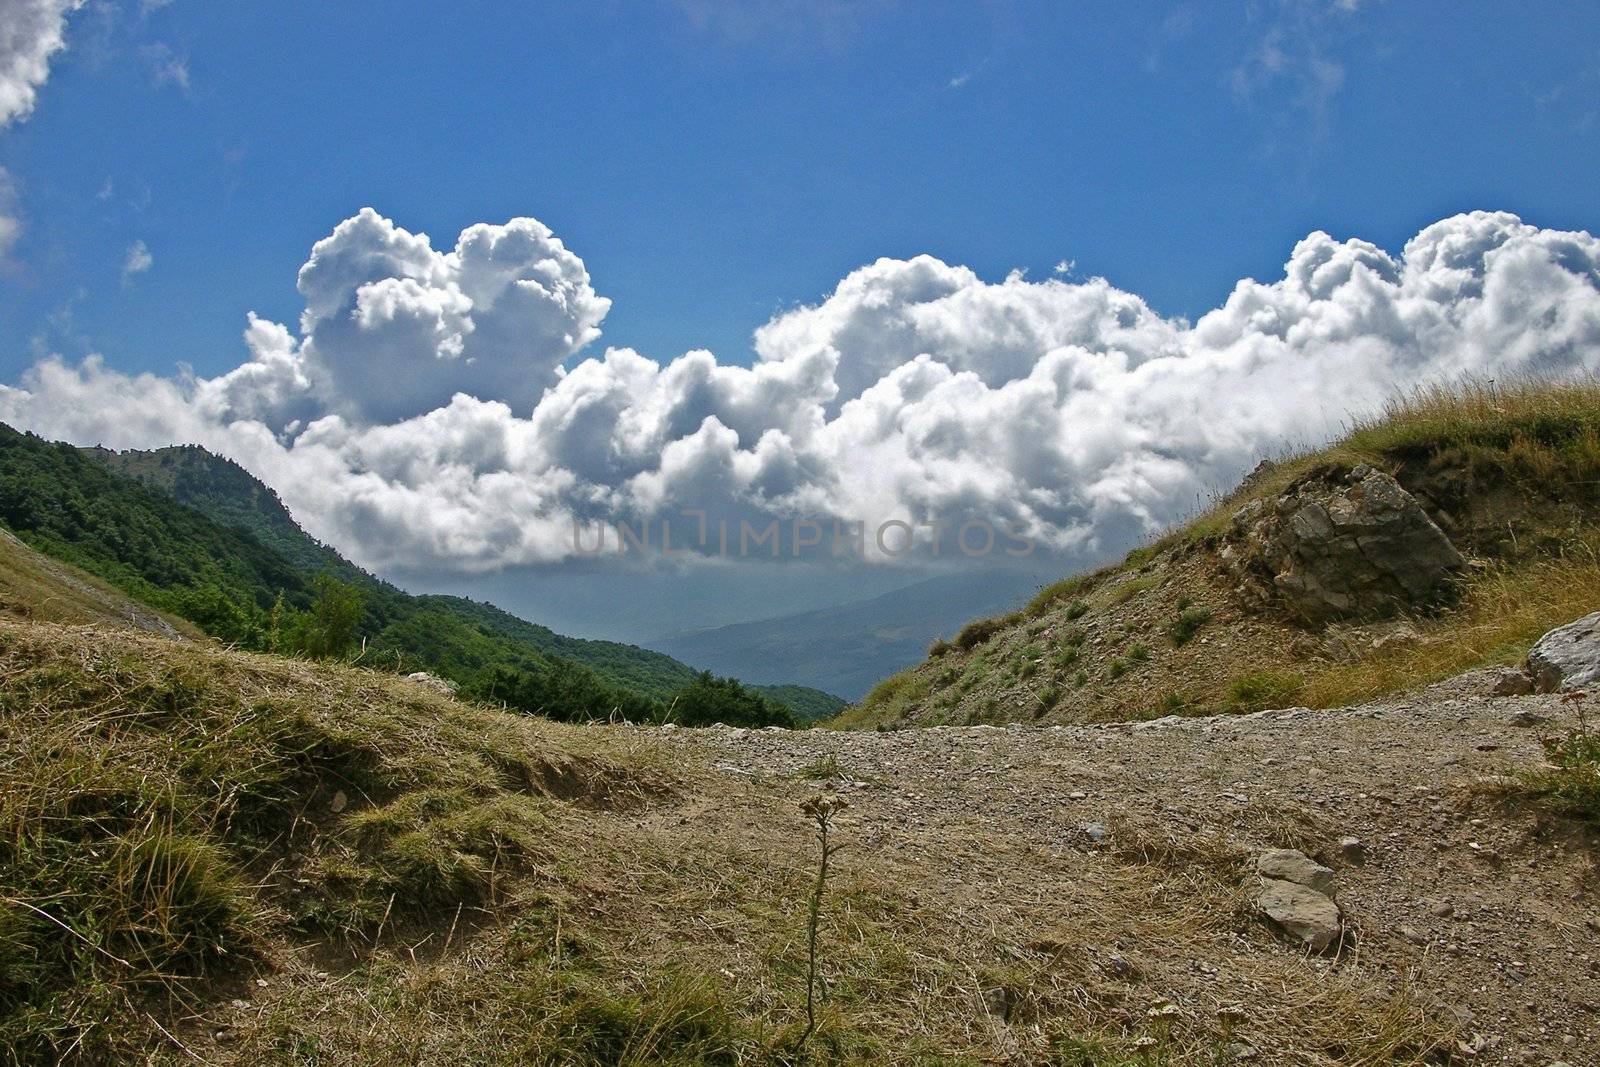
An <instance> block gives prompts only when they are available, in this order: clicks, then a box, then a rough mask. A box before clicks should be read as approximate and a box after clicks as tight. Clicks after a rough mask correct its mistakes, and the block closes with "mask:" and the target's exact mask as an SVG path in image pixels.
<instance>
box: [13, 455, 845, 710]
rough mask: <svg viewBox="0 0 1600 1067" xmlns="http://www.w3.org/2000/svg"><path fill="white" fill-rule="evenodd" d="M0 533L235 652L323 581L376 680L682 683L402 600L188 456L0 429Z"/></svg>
mask: <svg viewBox="0 0 1600 1067" xmlns="http://www.w3.org/2000/svg"><path fill="white" fill-rule="evenodd" d="M123 470H126V471H128V472H129V474H131V475H132V477H130V476H126V475H124V474H123V473H121V472H122V471H123ZM180 496H181V497H182V498H184V499H186V500H188V501H189V502H191V503H192V504H193V505H194V506H192V507H191V506H187V505H185V504H184V503H182V502H180V500H179V499H176V497H180ZM201 509H204V510H201ZM0 523H3V524H4V525H5V526H7V527H9V528H10V529H11V530H13V531H14V532H15V533H16V535H17V536H18V537H19V538H21V540H23V541H24V542H26V543H28V544H29V545H31V546H32V547H33V548H35V549H38V550H40V551H43V552H45V553H48V554H49V555H51V556H53V557H56V558H57V559H60V560H63V561H65V562H67V563H70V564H73V565H75V566H77V567H81V568H82V569H84V570H86V571H88V572H89V573H91V574H94V575H97V576H98V577H100V578H102V579H104V580H105V581H107V582H109V583H110V584H111V585H113V586H114V587H116V588H117V589H119V590H121V591H122V592H124V593H125V594H127V595H129V596H132V597H134V598H136V599H137V600H140V601H143V602H144V603H146V604H149V605H152V606H153V607H155V608H158V609H160V610H162V611H166V612H170V613H172V614H175V615H179V616H182V617H184V618H186V619H189V620H191V621H192V622H194V623H195V624H196V625H198V626H199V627H200V628H201V629H203V630H205V631H206V632H208V633H210V634H212V635H213V636H216V637H219V638H221V639H222V640H225V641H228V642H231V643H235V644H240V645H243V646H245V647H255V648H267V647H270V646H271V642H272V641H273V640H274V635H275V634H276V633H277V630H276V629H275V627H276V625H277V624H276V619H277V618H278V615H279V614H280V610H279V607H278V602H279V598H280V597H281V600H282V606H283V610H284V611H287V612H290V613H293V612H297V611H298V612H301V613H304V612H306V611H307V610H309V609H310V608H311V607H312V606H313V601H314V598H315V596H316V595H317V593H316V583H317V580H318V576H319V575H329V576H332V577H334V578H336V579H338V580H340V581H343V582H346V583H349V584H350V585H351V586H353V587H354V588H356V589H358V590H359V591H360V593H361V607H360V617H359V621H358V622H357V624H356V636H357V637H358V638H359V639H360V641H361V643H362V652H361V659H362V661H363V662H366V663H370V664H374V665H377V666H381V667H384V668H386V669H393V670H397V671H400V672H411V671H416V670H426V671H429V672H431V673H434V674H437V675H440V676H442V677H445V678H448V679H451V680H453V681H455V682H458V683H460V684H462V685H465V686H469V687H470V686H474V685H480V684H481V685H489V684H490V683H491V682H494V681H495V680H496V679H499V680H500V681H499V683H497V684H499V685H500V688H499V690H497V692H505V691H507V689H506V684H505V680H506V676H505V674H504V672H512V673H513V675H516V674H520V675H525V676H532V675H541V674H544V675H548V674H549V673H550V672H551V671H552V670H553V669H554V668H555V667H556V666H557V665H558V664H561V663H565V662H570V663H573V664H577V665H579V666H580V667H581V668H583V669H584V670H587V671H590V672H593V675H594V678H595V684H589V683H588V682H585V681H583V680H582V679H581V678H578V677H576V676H571V675H570V673H569V674H567V675H562V678H563V679H565V681H564V682H563V686H564V689H563V692H564V693H566V694H567V695H568V696H571V697H573V698H576V697H577V696H578V695H580V694H581V695H582V698H583V700H584V701H586V702H587V703H586V705H585V706H590V705H592V706H593V707H594V708H604V707H618V706H621V705H623V704H626V703H627V701H626V700H625V699H624V698H623V694H633V695H636V696H638V697H640V698H643V699H644V700H646V701H658V702H659V701H668V700H671V699H672V698H674V697H675V696H677V695H678V694H680V693H681V692H683V691H684V690H685V689H686V688H688V687H691V686H693V685H694V684H695V683H696V681H697V679H698V672H696V671H695V670H694V669H693V668H691V667H689V666H687V665H685V664H683V663H680V662H678V661H677V660H674V659H672V658H671V657H669V656H665V655H662V654H661V653H659V652H651V651H648V650H646V649H641V648H637V647H634V646H630V645H622V644H617V643H614V642H608V641H588V640H579V639H575V638H568V637H564V636H562V635H560V634H557V633H554V632H553V631H551V630H548V629H546V628H545V627H541V626H537V625H535V624H532V623H528V622H525V621H523V620H521V619H518V618H515V617H513V616H511V615H509V614H507V613H505V612H503V611H500V610H499V609H497V608H494V607H493V606H491V605H486V604H476V603H473V602H471V601H468V600H464V599H460V598H454V597H441V596H429V597H413V596H410V595H409V594H406V593H404V592H402V591H400V590H398V589H396V588H394V587H393V586H390V585H388V584H387V583H385V582H382V581H380V580H378V579H376V578H374V577H372V576H371V575H368V574H366V573H365V572H363V571H361V570H360V569H359V568H357V567H355V566H354V565H353V564H351V563H349V562H348V561H346V560H344V559H343V558H342V557H340V556H339V555H338V554H337V553H335V552H333V551H332V550H331V549H329V548H327V547H326V546H324V545H321V544H319V543H317V542H316V541H315V540H313V539H312V538H310V537H309V536H307V535H306V534H305V533H304V532H303V531H301V530H300V528H299V527H298V526H297V525H296V524H295V523H294V521H293V519H292V518H291V517H290V516H289V514H288V512H287V510H285V509H284V508H283V505H282V504H281V502H279V501H278V498H277V497H276V495H275V494H273V493H272V491H271V490H270V489H268V488H267V487H266V486H264V485H262V484H261V483H260V482H259V481H257V480H256V479H254V478H252V477H251V476H250V475H249V474H247V473H246V472H244V471H243V470H242V469H241V468H239V467H237V466H236V465H234V464H232V463H229V462H228V461H226V460H222V459H220V458H218V457H215V456H212V455H210V454H209V453H206V452H204V451H203V450H200V449H195V448H181V449H167V450H163V451H162V452H161V453H136V454H122V455H118V454H116V453H108V452H105V451H103V450H98V449H96V450H89V451H83V450H79V449H75V448H72V447H71V446H68V445H61V444H51V443H49V442H46V441H43V440H41V439H39V438H37V437H34V436H32V435H28V434H20V433H17V432H16V431H14V430H12V429H10V428H9V427H5V426H0ZM263 538H264V539H265V542H266V543H264V541H263ZM497 672H500V673H497ZM511 691H516V692H527V691H529V690H528V689H527V686H525V685H516V686H513V687H512V690H511ZM612 691H615V695H613V693H612ZM501 699H504V698H503V697H501ZM550 699H551V698H550V694H549V693H543V694H542V696H541V703H540V704H539V708H540V709H541V710H544V711H545V712H546V713H555V712H556V710H557V709H556V708H554V707H552V706H550V703H549V701H550ZM816 699H818V698H813V700H814V701H815V700H816ZM822 699H826V698H822ZM825 706H828V707H831V706H833V705H825ZM574 713H576V712H574ZM585 713H587V712H585Z"/></svg>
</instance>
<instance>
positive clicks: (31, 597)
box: [0, 528, 201, 638]
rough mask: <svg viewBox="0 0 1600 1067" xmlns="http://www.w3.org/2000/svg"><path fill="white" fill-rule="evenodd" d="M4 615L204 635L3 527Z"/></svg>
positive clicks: (0, 604)
mask: <svg viewBox="0 0 1600 1067" xmlns="http://www.w3.org/2000/svg"><path fill="white" fill-rule="evenodd" d="M0 614H4V615H9V616H11V617H13V618H18V619H33V620H37V621H39V622H53V623H62V624H65V625H71V626H109V627H114V628H127V629H132V630H139V631H142V632H144V633H149V634H155V635H156V636H159V637H170V638H187V637H192V638H199V637H201V634H200V632H199V631H198V630H197V629H195V627H194V624H193V623H190V622H189V621H188V620H186V619H180V618H178V617H177V616H176V615H167V614H165V613H163V612H159V611H156V610H155V609H154V608H152V607H150V606H149V605H148V604H144V603H141V602H140V601H137V600H135V599H133V598H132V597H130V596H128V595H127V594H126V593H124V592H122V591H121V590H119V589H117V588H116V587H115V586H112V585H110V584H108V583H106V582H103V581H101V580H100V579H98V578H96V577H94V576H93V575H92V574H89V573H88V572H87V571H82V570H79V569H78V568H77V567H74V566H72V565H71V564H69V563H63V562H61V561H60V560H58V559H52V558H51V557H49V556H47V555H45V554H44V553H43V552H38V551H35V550H34V549H32V548H30V547H28V546H27V545H26V544H23V543H22V542H21V541H19V540H17V539H16V537H15V536H14V535H12V534H11V533H10V532H9V531H7V530H5V529H4V528H0Z"/></svg>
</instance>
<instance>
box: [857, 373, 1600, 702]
mask: <svg viewBox="0 0 1600 1067" xmlns="http://www.w3.org/2000/svg"><path fill="white" fill-rule="evenodd" d="M1374 469H1375V473H1373V474H1371V475H1370V476H1369V475H1363V474H1362V473H1361V472H1363V471H1373V470H1374ZM1389 475H1392V481H1391V480H1389V477H1388V476H1389ZM1363 479H1364V480H1363ZM1391 485H1392V486H1393V487H1394V488H1393V489H1392V490H1390V489H1384V488H1383V487H1384V486H1391ZM1370 492H1377V493H1379V495H1380V496H1381V495H1382V494H1383V493H1393V494H1398V496H1397V497H1396V501H1397V503H1396V506H1397V507H1402V506H1403V507H1402V511H1403V510H1404V508H1415V509H1418V510H1417V514H1418V515H1420V516H1422V517H1421V518H1417V519H1415V520H1414V521H1415V522H1417V523H1420V524H1421V525H1420V526H1418V527H1417V529H1415V530H1414V531H1412V533H1408V534H1407V535H1406V536H1408V537H1410V536H1412V534H1414V535H1415V536H1416V537H1421V538H1422V539H1423V540H1424V541H1426V540H1427V539H1428V538H1430V537H1435V534H1434V533H1429V532H1428V531H1429V530H1430V529H1432V530H1435V532H1436V534H1437V539H1439V540H1442V541H1443V545H1442V550H1443V551H1445V553H1446V555H1448V556H1452V557H1455V558H1456V559H1457V560H1458V561H1460V557H1461V555H1462V554H1464V556H1465V557H1466V558H1465V561H1464V562H1465V566H1460V565H1454V569H1453V571H1452V576H1451V577H1450V578H1448V580H1446V581H1444V582H1443V583H1442V584H1441V585H1440V588H1439V589H1438V590H1437V596H1434V597H1432V599H1431V600H1418V601H1416V602H1414V603H1406V604H1400V605H1399V609H1400V610H1399V611H1398V612H1395V611H1374V612H1370V613H1367V614H1359V615H1355V616H1353V617H1350V618H1326V617H1323V616H1322V615H1321V614H1319V613H1318V610H1320V609H1318V610H1312V608H1307V607H1305V606H1296V605H1297V603H1299V602H1298V601H1296V600H1295V597H1296V596H1298V595H1300V593H1303V592H1305V591H1306V589H1307V586H1308V583H1311V585H1313V586H1314V585H1315V582H1316V581H1318V580H1333V581H1336V582H1337V581H1340V580H1344V579H1346V578H1348V577H1349V575H1350V574H1351V573H1354V572H1357V571H1360V570H1361V568H1362V567H1363V566H1364V565H1365V563H1366V561H1363V560H1362V558H1361V556H1360V555H1359V552H1360V551H1362V546H1363V545H1365V543H1366V539H1367V537H1368V536H1369V535H1368V534H1365V533H1363V534H1360V535H1359V536H1358V535H1352V534H1348V533H1345V534H1339V536H1340V537H1343V538H1345V540H1344V541H1342V542H1338V543H1335V542H1329V544H1328V545H1327V546H1326V548H1327V550H1328V551H1339V550H1341V549H1340V548H1339V545H1341V544H1342V545H1343V546H1344V548H1343V549H1342V550H1343V551H1348V552H1350V553H1352V554H1351V555H1350V556H1349V558H1344V557H1339V559H1340V560H1341V561H1340V562H1337V563H1336V564H1334V565H1333V566H1332V568H1331V570H1329V571H1328V573H1327V574H1326V575H1324V576H1323V579H1319V578H1318V574H1319V573H1321V572H1319V570H1318V568H1319V566H1321V564H1319V561H1318V560H1317V559H1315V558H1311V557H1308V556H1294V555H1293V554H1292V553H1291V554H1288V555H1284V554H1283V551H1282V546H1281V545H1278V547H1276V548H1275V547H1274V545H1276V544H1277V542H1273V543H1272V544H1266V543H1264V542H1261V541H1260V540H1259V536H1258V533H1259V531H1258V527H1262V524H1263V523H1264V524H1265V525H1266V526H1267V527H1271V528H1273V529H1278V528H1279V526H1275V525H1274V524H1279V525H1281V524H1282V523H1285V522H1291V520H1290V519H1289V518H1287V516H1291V515H1296V516H1298V518H1294V519H1293V522H1292V523H1291V525H1292V524H1293V523H1301V524H1303V525H1304V529H1301V528H1300V527H1299V526H1295V527H1294V529H1286V530H1280V531H1279V533H1278V534H1275V535H1274V536H1279V537H1299V536H1301V535H1302V534H1304V535H1305V536H1306V537H1312V536H1313V535H1317V534H1319V531H1320V532H1322V533H1326V532H1327V531H1329V530H1332V529H1333V527H1330V526H1328V522H1329V512H1328V511H1327V510H1326V508H1325V507H1324V504H1326V506H1327V507H1331V508H1333V512H1334V513H1335V516H1334V517H1335V520H1336V521H1343V519H1340V518H1339V516H1345V517H1346V518H1348V517H1349V515H1346V513H1347V512H1349V513H1350V514H1351V515H1354V516H1355V517H1354V518H1353V519H1351V521H1353V522H1358V523H1359V522H1368V521H1370V522H1373V523H1377V522H1379V520H1380V518H1382V516H1379V515H1377V514H1376V513H1374V514H1373V515H1372V516H1370V517H1366V518H1363V517H1362V516H1361V514H1359V512H1360V509H1361V507H1362V506H1364V505H1363V503H1362V502H1363V501H1364V500H1366V499H1367V495H1368V494H1369V493H1370ZM1374 499H1376V498H1374ZM1314 500H1321V501H1323V502H1324V503H1312V504H1311V506H1310V507H1309V510H1306V503H1307V501H1314ZM1408 500H1409V501H1412V503H1410V504H1407V503H1406V501H1408ZM1374 506H1377V505H1376V504H1375V505H1374ZM1341 509H1343V510H1341ZM1351 509H1354V511H1352V510H1351ZM1396 514H1397V515H1398V514H1400V512H1396ZM1313 520H1314V521H1313ZM1376 529H1377V528H1376V527H1374V528H1373V530H1374V532H1375V531H1376ZM1329 536H1332V535H1331V534H1330V535H1329ZM1452 546H1453V548H1452ZM1413 547H1414V546H1413ZM1395 550H1396V551H1401V549H1395ZM1456 550H1458V552H1457V551H1456ZM1374 551H1376V549H1374ZM1263 552H1266V553H1267V555H1266V556H1263V555H1262V553H1263ZM1274 552H1276V553H1278V554H1277V555H1276V556H1274V555H1273V553H1274ZM1269 557H1270V558H1269ZM1398 558H1399V559H1400V561H1401V564H1402V566H1401V570H1402V572H1403V571H1405V569H1406V568H1411V567H1415V566H1421V565H1422V564H1420V563H1418V561H1415V560H1411V559H1409V558H1408V557H1406V556H1405V555H1404V552H1403V551H1402V554H1401V556H1400V557H1398ZM1597 560H1600V384H1597V383H1594V382H1588V381H1583V382H1576V383H1564V384H1538V383H1529V384H1526V385H1521V386H1513V387H1509V388H1507V387H1495V386H1493V385H1484V386H1471V385H1468V386H1463V387H1461V388H1458V389H1453V390H1435V391H1431V392H1427V393H1422V394H1418V395H1416V396H1413V397H1409V398H1405V399H1403V400H1400V401H1397V402H1396V403H1395V404H1393V405H1391V407H1390V409H1389V410H1388V412H1387V413H1386V414H1385V415H1384V416H1383V417H1382V418H1380V419H1376V420H1373V421H1372V422H1370V423H1366V424H1363V425H1360V426H1358V427H1357V428H1356V429H1355V430H1353V431H1352V432H1351V434H1350V435H1349V436H1348V437H1346V438H1345V439H1344V440H1342V441H1340V442H1338V443H1337V444H1335V445H1333V446H1331V447H1329V448H1327V449H1323V450H1320V451H1317V452H1314V453H1310V454H1307V455H1301V456H1297V457H1293V458H1290V459H1286V460H1284V461H1282V462H1279V463H1276V464H1263V466H1262V468H1261V469H1259V470H1258V471H1257V472H1256V474H1254V475H1252V477H1251V478H1250V479H1248V480H1246V482H1245V483H1244V484H1243V485H1241V486H1240V487H1239V489H1237V490H1236V491H1235V492H1234V493H1233V494H1231V495H1230V496H1229V497H1228V498H1226V499H1225V500H1223V501H1221V502H1219V503H1218V504H1217V506H1216V507H1215V508H1213V509H1212V510H1211V511H1210V512H1208V513H1207V514H1205V515H1202V516H1201V517H1199V518H1198V519H1196V520H1195V521H1194V522H1192V523H1190V524H1188V525H1186V526H1184V527H1183V528H1181V529H1178V530H1175V531H1173V532H1172V533H1170V534H1168V535H1167V536H1165V537H1163V538H1162V539H1161V540H1160V541H1158V542H1156V543H1155V544H1154V545H1151V546H1150V547H1148V548H1143V549H1139V550H1137V551H1135V552H1133V553H1131V554H1130V555H1129V557H1128V558H1127V560H1126V561H1124V562H1123V563H1121V564H1118V565H1115V566H1111V567H1107V568H1104V569H1102V570H1100V571H1097V572H1094V573H1092V574H1086V575H1082V576H1079V577H1075V578H1069V579H1066V580H1064V581H1062V582H1058V583H1056V584H1055V585H1054V586H1051V587H1048V588H1046V589H1045V590H1044V591H1043V592H1041V593H1040V595H1039V596H1037V597H1036V598H1035V599H1034V601H1033V602H1032V603H1031V604H1029V605H1028V607H1026V608H1025V609H1023V610H1021V611H1018V612H1014V613H1012V614H1010V615H1006V616H1001V617H999V618H992V619H979V620H975V621H973V622H972V623H970V624H969V625H968V626H966V627H965V628H963V629H962V630H961V631H960V633H959V634H957V635H955V636H954V638H953V640H950V641H946V642H941V643H940V644H939V645H937V646H935V649H934V653H935V654H933V655H930V656H929V658H928V659H927V660H926V661H925V662H923V663H922V664H921V665H919V666H917V667H915V668H912V669H911V670H908V671H906V672H903V673H902V674H900V675H897V676H895V677H893V678H890V679H888V680H886V681H884V682H883V683H881V684H880V685H879V686H878V687H877V688H876V689H875V690H874V691H873V693H872V694H870V695H869V696H868V698H867V699H866V700H865V701H863V703H862V704H861V705H860V706H859V707H857V708H854V709H852V710H851V711H850V712H848V713H846V715H845V716H844V717H843V718H842V719H841V720H840V724H841V725H846V726H870V725H892V724H907V723H926V724H936V723H952V724H959V723H983V722H1008V721H1040V722H1082V721H1086V720H1106V719H1130V718H1133V719H1138V718H1152V717H1156V716H1161V715H1168V714H1189V715H1194V714H1205V713H1211V712H1219V711H1239V710H1243V711H1250V710H1256V709H1259V708H1263V707H1283V706H1287V705H1289V704H1296V703H1298V704H1308V705H1312V706H1319V707H1326V706H1334V705H1338V704H1343V703H1351V702H1354V701H1358V700H1365V699H1372V698H1373V697H1375V696H1377V695H1380V694H1382V693H1386V692H1392V691H1394V690H1396V689H1400V688H1404V687H1407V686H1410V685H1416V684H1421V683H1426V682H1430V681H1434V680H1437V679H1440V678H1444V677H1448V676H1449V675H1451V674H1454V673H1456V672H1458V671H1461V670H1466V669H1468V668H1471V667H1476V666H1482V665H1486V664H1493V663H1509V662H1512V661H1514V660H1515V659H1517V658H1518V657H1519V656H1520V655H1521V654H1522V653H1524V652H1525V651H1526V650H1527V647H1528V645H1529V644H1530V643H1531V642H1532V641H1533V640H1534V639H1535V638H1537V637H1538V636H1539V635H1540V634H1541V633H1543V632H1544V631H1545V630H1547V629H1549V628H1551V627H1552V626H1555V625H1557V624H1559V623H1561V622H1564V621H1566V620H1568V619H1571V618H1573V617H1575V616H1578V615H1583V614H1585V613H1587V612H1589V611H1591V610H1593V609H1594V606H1595V604H1596V603H1597V602H1600V563H1597ZM1323 570H1328V568H1327V567H1323ZM1405 576H1406V575H1405V574H1404V573H1401V575H1400V577H1402V578H1403V577H1405ZM1312 591H1314V592H1320V593H1321V594H1323V595H1325V597H1326V596H1332V597H1335V599H1337V598H1338V597H1343V596H1345V594H1343V593H1337V594H1336V593H1333V592H1330V591H1329V590H1316V589H1313V590H1312ZM1324 606H1326V605H1325V604H1324ZM1381 606H1382V605H1379V607H1381ZM1312 607H1313V608H1314V607H1315V606H1314V605H1313V606H1312ZM1308 610H1310V611H1311V614H1309V615H1308V614H1307V611H1308Z"/></svg>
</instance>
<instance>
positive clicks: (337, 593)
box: [288, 574, 366, 659]
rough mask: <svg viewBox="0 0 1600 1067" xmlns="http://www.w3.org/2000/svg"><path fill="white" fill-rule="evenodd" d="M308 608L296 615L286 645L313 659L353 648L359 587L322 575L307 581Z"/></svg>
mask: <svg viewBox="0 0 1600 1067" xmlns="http://www.w3.org/2000/svg"><path fill="white" fill-rule="evenodd" d="M311 594H312V595H311V608H310V610H309V611H305V612H302V613H301V614H299V615H297V616H296V617H295V620H294V626H293V628H292V633H291V635H290V639H289V642H288V644H289V645H290V647H291V648H292V649H293V650H294V651H296V652H301V653H303V654H305V655H307V656H311V657H312V658H314V659H335V658H338V657H341V656H345V655H348V654H349V653H350V651H351V650H352V649H353V648H355V644H356V630H357V628H358V627H359V626H360V625H361V615H362V611H363V610H364V608H365V601H366V598H365V597H364V596H362V594H361V590H359V589H357V588H356V587H355V586H353V585H350V584H349V583H347V582H341V581H339V579H337V578H332V577H329V576H328V575H326V574H319V575H317V576H316V577H315V578H313V579H312V581H311Z"/></svg>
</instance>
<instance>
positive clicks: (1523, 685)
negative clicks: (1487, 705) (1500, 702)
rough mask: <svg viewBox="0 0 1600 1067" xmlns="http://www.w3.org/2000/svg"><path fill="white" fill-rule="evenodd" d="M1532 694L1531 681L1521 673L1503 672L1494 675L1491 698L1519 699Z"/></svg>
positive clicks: (1490, 691)
mask: <svg viewBox="0 0 1600 1067" xmlns="http://www.w3.org/2000/svg"><path fill="white" fill-rule="evenodd" d="M1531 692H1533V679H1532V678H1530V677H1528V675H1527V674H1525V673H1523V672H1522V671H1514V670H1503V671H1501V672H1499V673H1498V674H1497V675H1495V680H1494V687H1493V688H1492V689H1490V690H1489V693H1490V695H1491V696H1497V697H1520V696H1527V695H1528V694H1529V693H1531Z"/></svg>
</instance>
